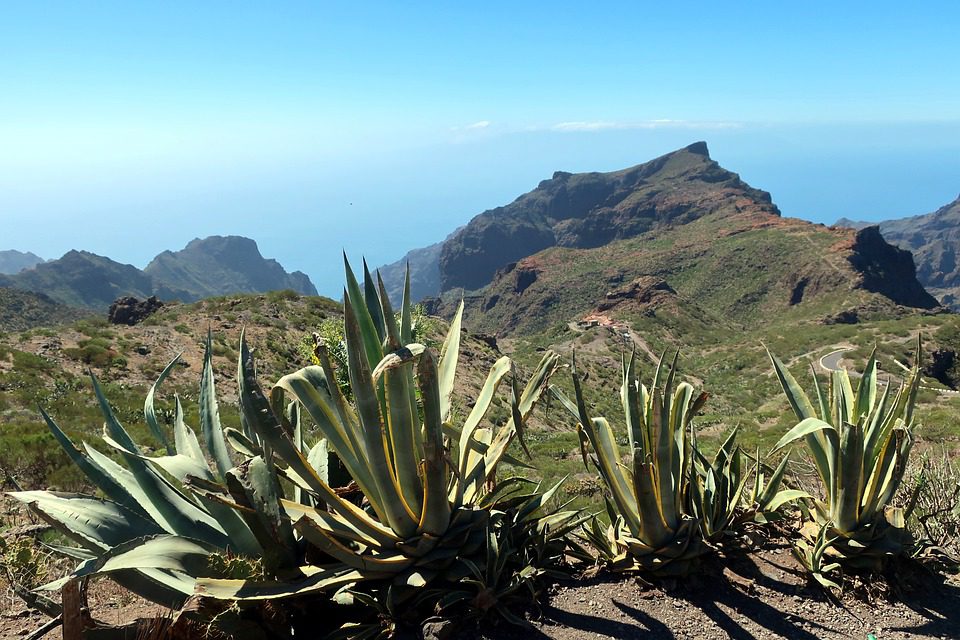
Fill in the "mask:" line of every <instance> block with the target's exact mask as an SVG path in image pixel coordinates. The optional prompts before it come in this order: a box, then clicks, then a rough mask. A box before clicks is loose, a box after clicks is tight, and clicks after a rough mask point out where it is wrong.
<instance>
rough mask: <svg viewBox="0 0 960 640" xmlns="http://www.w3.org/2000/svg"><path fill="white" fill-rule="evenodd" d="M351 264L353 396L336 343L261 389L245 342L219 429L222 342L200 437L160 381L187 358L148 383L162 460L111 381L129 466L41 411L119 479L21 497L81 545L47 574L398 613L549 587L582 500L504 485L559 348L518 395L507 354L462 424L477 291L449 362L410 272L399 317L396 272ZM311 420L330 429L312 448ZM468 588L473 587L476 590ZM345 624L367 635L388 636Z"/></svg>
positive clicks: (93, 474)
mask: <svg viewBox="0 0 960 640" xmlns="http://www.w3.org/2000/svg"><path fill="white" fill-rule="evenodd" d="M346 273H347V284H348V286H347V291H346V292H345V295H344V323H345V332H344V334H345V341H346V350H347V354H348V361H349V378H350V386H351V390H352V395H353V398H354V401H353V403H350V402H348V401H347V400H346V398H345V397H344V395H343V393H341V391H340V388H339V386H338V384H337V382H336V380H337V378H336V372H335V370H334V368H333V365H332V364H331V363H330V359H329V357H327V354H326V352H325V349H324V348H323V346H322V345H320V346H319V348H318V353H317V355H318V359H319V361H320V363H321V364H320V365H318V366H310V367H306V368H304V369H301V370H300V371H297V372H295V373H293V374H290V375H288V376H285V377H283V378H282V379H281V380H280V381H278V382H277V384H276V385H275V386H274V387H273V388H272V390H271V391H270V392H269V395H268V394H266V393H264V391H263V390H262V389H261V387H260V386H259V384H258V383H257V380H256V375H255V369H254V363H253V356H252V354H251V352H250V350H249V349H248V348H247V345H246V342H245V340H244V339H243V337H242V336H241V345H240V361H239V366H238V385H239V392H238V396H239V402H240V409H241V419H240V425H239V426H240V428H239V429H237V428H231V427H226V428H223V427H222V426H221V424H220V420H219V411H218V407H217V401H216V397H215V394H214V388H213V369H212V360H211V351H210V341H209V339H208V341H207V353H206V357H205V361H204V368H203V376H202V379H201V386H200V434H201V438H198V437H197V436H196V434H195V432H194V431H193V430H192V429H191V428H190V427H188V426H187V425H186V424H185V423H184V418H183V411H182V408H181V407H180V403H179V400H178V401H177V403H176V413H175V420H174V428H173V441H172V442H170V441H169V440H168V438H167V437H166V434H165V433H164V430H163V429H162V428H161V426H160V424H159V423H158V421H157V419H156V412H155V409H154V395H155V393H156V390H157V387H158V385H159V384H160V383H161V382H162V380H163V379H164V378H165V377H166V376H167V375H168V374H169V372H170V370H171V369H172V367H173V366H174V364H175V363H171V364H170V365H169V366H168V367H167V368H166V369H165V370H164V372H163V373H162V374H161V375H160V378H159V379H158V381H157V383H156V384H155V385H154V386H153V387H152V388H151V389H150V392H149V393H148V395H147V399H146V402H145V405H144V414H145V417H146V421H147V423H148V425H149V427H150V429H151V431H152V432H153V434H154V435H155V436H156V438H157V439H158V440H159V441H160V442H161V443H162V447H163V448H164V449H165V453H166V455H161V456H151V455H148V453H147V452H146V451H145V450H144V448H143V447H141V446H140V445H138V444H137V443H136V442H134V441H133V439H132V438H131V437H130V435H129V433H128V432H127V431H126V429H124V428H123V426H122V425H120V423H119V421H118V420H117V419H116V417H115V416H114V414H113V412H112V410H111V409H110V405H109V402H108V401H107V400H106V398H105V397H104V395H103V393H102V391H101V389H100V387H99V385H98V384H97V382H96V379H95V378H94V390H95V393H96V395H97V398H98V400H99V402H100V406H101V409H102V410H103V413H104V417H105V421H106V422H105V434H104V441H105V443H106V444H107V445H108V446H109V447H111V448H113V449H114V450H115V451H116V452H117V453H118V455H119V457H120V460H121V461H122V463H118V462H114V461H113V459H112V458H110V457H108V456H106V455H104V454H103V453H100V452H99V451H97V450H96V449H94V448H93V447H90V446H88V445H83V450H81V449H79V448H78V447H77V446H76V445H74V443H73V442H71V441H70V440H69V439H68V438H67V436H66V435H65V434H64V433H63V431H62V430H61V429H60V428H59V426H58V425H57V424H56V423H55V422H54V421H53V419H51V418H50V417H49V416H47V415H46V413H44V414H43V415H44V418H45V420H46V421H47V424H48V426H49V428H50V430H51V431H52V432H53V434H54V436H55V437H56V438H57V439H58V441H59V442H60V444H61V445H62V446H63V447H64V449H65V450H66V451H67V453H68V455H69V456H70V457H71V459H72V460H73V461H74V462H75V463H76V464H77V465H79V466H80V468H81V469H82V470H83V471H84V472H85V473H86V475H87V477H88V478H89V479H90V480H91V482H92V483H93V484H94V485H95V486H96V487H97V488H98V489H100V491H101V492H102V493H103V497H95V496H91V495H78V494H62V493H55V492H49V491H27V492H16V493H14V494H12V495H13V496H14V497H15V498H17V499H18V500H20V501H22V502H24V503H25V504H27V505H29V506H30V508H32V509H33V510H34V511H36V512H37V513H38V514H39V515H40V516H41V517H43V518H44V519H46V520H47V521H49V522H50V523H51V524H53V525H54V526H56V527H57V528H58V529H60V530H61V531H63V532H64V533H65V534H66V535H67V536H68V537H69V538H71V539H72V540H74V541H75V542H76V543H77V546H71V547H63V548H60V549H59V550H60V551H62V552H63V553H65V554H67V555H70V556H72V557H75V558H77V559H79V560H80V561H81V562H80V564H79V565H78V567H77V568H76V569H75V570H74V571H73V572H72V573H71V574H70V575H69V576H67V577H66V578H64V579H63V580H61V581H57V582H55V583H51V584H49V585H47V587H46V588H48V589H52V588H57V587H58V586H60V585H62V584H63V583H64V582H65V581H66V580H69V579H72V578H76V577H82V576H87V575H92V574H97V573H109V574H110V575H112V576H113V577H114V578H115V579H116V580H118V581H119V582H120V583H121V584H123V585H124V586H127V587H128V588H130V589H131V590H133V591H134V592H136V593H138V594H140V595H141V596H143V597H146V598H148V599H150V600H152V601H155V602H159V603H162V604H165V605H168V606H176V605H178V604H180V603H182V602H183V601H184V600H186V599H187V598H189V597H191V596H194V595H199V596H202V597H206V598H213V599H218V600H224V601H260V600H266V599H284V598H294V597H301V596H308V595H319V596H321V597H324V598H327V599H328V600H329V598H330V597H331V596H332V595H333V594H337V599H338V601H354V602H360V603H364V602H366V603H370V604H372V605H375V608H377V609H378V610H380V611H386V612H388V613H389V614H390V615H391V616H395V617H402V613H403V612H402V610H401V608H400V605H402V604H404V603H413V602H419V601H421V600H422V596H423V594H427V593H433V594H434V595H435V594H437V593H438V592H444V593H445V595H444V601H443V605H444V606H443V608H445V609H450V608H451V607H454V606H455V605H457V604H460V605H463V604H466V605H468V606H472V607H473V608H474V609H481V610H483V611H488V610H491V609H493V610H499V609H500V606H499V605H500V604H501V600H503V601H504V602H505V601H507V600H508V596H510V595H512V594H514V593H516V592H517V591H518V590H521V589H531V588H533V585H534V583H535V581H536V578H537V577H538V576H539V575H542V574H544V573H546V572H549V571H553V570H554V568H555V567H556V566H557V565H558V564H560V563H562V561H563V559H564V556H565V553H566V552H565V549H566V548H567V542H566V541H567V539H568V536H567V533H568V532H570V531H571V530H573V529H574V528H576V527H579V526H580V525H581V523H582V522H583V521H584V517H583V516H582V514H581V513H580V512H577V511H572V510H563V509H562V508H561V509H555V508H553V509H551V508H548V507H547V506H546V503H547V501H548V500H549V499H550V497H551V496H552V495H553V493H554V492H555V490H556V487H554V488H551V489H549V490H547V491H541V490H540V489H539V487H537V486H531V485H530V483H527V482H523V481H518V480H514V481H505V483H500V484H498V483H497V479H496V472H497V468H498V466H499V465H500V464H501V463H502V462H505V461H506V462H512V463H514V464H522V463H521V462H520V461H519V460H517V459H516V458H513V457H512V456H511V455H510V454H509V453H508V449H509V448H510V446H511V444H512V443H513V442H514V440H519V441H520V443H521V445H522V444H523V442H522V433H523V426H524V424H525V422H526V420H527V418H528V417H529V415H530V413H531V412H532V410H533V408H534V406H535V404H536V403H537V401H538V400H539V399H540V397H541V396H542V394H543V393H544V391H545V390H546V389H547V383H548V380H549V377H550V375H551V374H552V373H553V371H554V370H555V369H556V367H557V364H558V356H557V355H556V354H553V353H548V354H547V355H546V356H545V357H544V358H543V360H542V361H541V363H540V365H539V366H538V368H537V370H536V371H535V372H534V374H533V376H532V378H531V380H530V381H529V383H528V384H527V385H526V386H525V387H524V388H523V389H522V390H521V387H520V384H519V380H518V376H517V374H516V372H515V368H514V365H513V363H512V362H511V360H510V359H509V358H506V357H504V358H501V359H500V360H498V361H497V362H496V363H495V364H494V366H493V368H492V369H491V371H490V373H489V375H488V376H487V379H486V382H485V384H484V386H483V388H482V389H481V391H480V393H479V395H478V397H477V399H476V402H475V404H474V406H473V408H472V410H471V411H470V413H469V414H468V415H467V416H466V419H465V420H463V421H462V423H461V422H460V421H459V420H457V421H455V420H454V412H453V410H452V407H453V405H454V395H455V390H454V387H455V373H456V368H457V362H458V357H459V349H460V333H461V330H460V325H461V318H462V305H461V309H460V311H459V312H458V313H457V316H456V318H455V319H454V321H453V323H452V324H451V327H450V332H449V334H448V335H447V338H446V341H445V342H444V345H443V349H442V351H441V354H440V357H439V362H438V359H437V357H436V356H435V355H434V354H433V353H432V351H431V350H430V349H428V348H427V347H425V346H424V345H422V344H417V343H414V342H412V341H411V339H410V338H411V333H412V332H411V308H410V304H409V276H408V279H407V283H406V287H405V292H404V302H403V306H402V310H401V313H400V315H399V319H398V318H397V317H396V316H395V315H394V313H393V310H392V308H391V305H390V302H389V300H388V298H387V296H386V294H385V293H384V289H383V284H382V282H379V287H377V286H376V285H374V284H373V282H374V281H373V278H372V277H371V276H370V274H369V272H368V271H366V269H365V274H364V275H365V287H364V288H361V286H360V285H359V283H358V282H357V279H356V278H355V276H354V275H353V272H352V270H351V269H350V266H349V264H346ZM378 280H379V278H378ZM505 380H509V381H510V387H509V391H510V402H509V404H510V407H511V415H510V418H509V420H507V422H506V423H504V424H502V425H499V426H497V425H492V424H490V423H489V422H488V421H487V419H486V416H487V413H488V411H489V409H490V408H491V406H492V405H493V401H494V398H495V396H496V393H497V389H498V387H500V385H501V383H502V382H504V381H505ZM301 414H305V415H304V418H306V417H309V421H310V422H312V426H311V425H310V424H308V421H307V420H306V419H301ZM312 432H315V433H317V434H319V436H320V437H319V438H314V440H315V441H314V442H313V443H312V444H308V442H307V441H308V439H309V434H310V433H312ZM201 441H202V442H203V446H201ZM228 443H229V445H231V446H232V448H233V449H234V452H233V453H232V454H231V453H230V452H229V451H228V448H227V446H228ZM524 448H525V447H524ZM334 464H337V465H342V467H343V468H344V469H345V470H346V471H347V472H348V473H349V479H351V480H352V482H353V483H355V486H356V487H358V488H359V492H360V493H362V500H359V501H358V500H355V499H351V498H350V497H349V496H347V495H345V493H346V492H345V491H343V490H342V489H338V487H337V483H335V482H333V475H334V473H333V468H334V467H333V465H334ZM223 556H227V557H228V558H229V557H235V556H239V557H243V558H246V559H248V560H249V564H248V565H246V566H256V571H251V572H250V575H248V576H241V577H237V576H236V575H229V572H227V571H224V570H222V567H223V566H224V564H225V563H223V562H218V561H216V559H218V558H222V557H223ZM469 584H473V585H474V588H473V590H472V591H471V588H464V587H465V586H466V585H469ZM458 585H459V586H458ZM455 587H456V588H455ZM354 595H355V596H356V598H354V597H353V596H354ZM418 597H419V598H418ZM433 604H436V603H433ZM376 626H377V625H374V627H376ZM347 631H348V633H347V635H351V636H357V637H360V636H364V635H370V636H371V637H372V635H376V633H378V632H379V631H378V629H377V628H373V629H367V628H365V627H363V626H361V627H357V628H351V629H348V630H347Z"/></svg>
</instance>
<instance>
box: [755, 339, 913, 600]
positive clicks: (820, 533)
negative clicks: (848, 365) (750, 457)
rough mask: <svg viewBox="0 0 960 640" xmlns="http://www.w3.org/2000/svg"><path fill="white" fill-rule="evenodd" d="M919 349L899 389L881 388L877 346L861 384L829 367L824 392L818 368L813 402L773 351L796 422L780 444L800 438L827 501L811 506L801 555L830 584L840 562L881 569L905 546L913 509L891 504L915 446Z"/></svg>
mask: <svg viewBox="0 0 960 640" xmlns="http://www.w3.org/2000/svg"><path fill="white" fill-rule="evenodd" d="M920 355H921V349H920V345H919V343H918V345H917V361H916V363H915V364H914V366H913V368H912V369H910V371H909V373H908V374H907V376H906V379H905V380H904V381H903V383H902V384H901V385H900V387H899V390H898V391H897V392H896V393H895V394H894V393H893V392H892V389H891V387H892V384H889V383H888V384H886V385H884V388H883V390H882V391H881V390H880V387H881V384H880V382H879V380H878V368H877V359H876V353H875V352H874V353H873V354H871V356H870V359H869V360H868V361H867V365H866V368H865V370H864V372H863V374H862V375H861V376H860V380H859V382H858V384H857V385H856V388H854V386H853V383H852V382H851V380H850V376H849V375H848V374H847V372H846V371H844V370H838V371H834V372H832V374H831V377H830V384H829V386H828V388H827V389H826V391H824V389H823V388H822V387H821V385H820V383H819V381H818V380H817V376H816V372H814V376H813V377H814V389H815V393H816V396H815V400H816V405H814V403H813V402H811V401H810V398H809V397H808V396H807V395H806V393H804V391H803V390H802V389H801V387H800V385H799V384H798V383H797V381H796V379H795V378H794V377H793V376H792V375H791V374H790V372H789V371H788V370H787V368H786V367H785V366H784V364H783V363H782V362H781V361H780V360H779V359H778V358H777V357H776V356H774V355H773V354H770V359H771V362H772V363H773V367H774V370H775V371H776V374H777V377H778V378H779V380H780V384H781V386H782V387H783V390H784V393H785V394H786V396H787V399H788V401H789V402H790V406H791V407H792V408H793V411H794V413H795V414H796V415H797V419H798V420H799V422H798V423H797V424H796V426H794V427H793V428H792V429H790V431H789V432H788V433H787V434H786V435H784V436H783V438H781V439H780V441H779V442H778V443H777V445H776V449H780V448H783V447H786V446H789V445H790V444H792V443H794V442H796V441H798V440H803V441H804V442H805V443H806V445H807V448H808V450H809V452H810V454H811V456H812V458H813V462H814V464H815V467H816V470H817V474H818V476H819V477H820V481H821V483H822V485H823V492H824V496H823V499H822V500H815V501H813V507H814V509H813V512H812V514H811V515H810V518H809V519H808V520H807V521H806V522H805V524H804V526H803V529H802V533H803V534H804V537H805V538H806V540H802V541H800V544H799V549H798V555H799V556H800V557H801V559H802V560H804V561H805V562H807V565H808V568H809V569H810V570H811V571H812V572H813V575H814V577H815V578H816V579H817V580H819V581H820V582H821V583H823V584H825V585H827V586H836V583H835V582H834V581H832V580H830V579H829V578H827V577H826V573H828V572H829V571H831V570H833V569H836V568H837V567H838V562H837V561H839V562H840V563H843V564H846V565H847V566H851V567H859V568H876V567H878V566H879V565H880V564H881V563H882V562H883V560H884V559H886V558H889V557H891V556H895V555H898V554H900V553H901V552H902V550H903V545H904V542H905V541H906V538H907V533H906V530H905V528H904V522H905V519H906V516H907V515H908V514H905V513H904V510H903V509H901V508H896V507H893V506H891V500H892V499H893V497H894V495H895V494H896V492H897V489H898V488H899V487H900V483H901V481H902V479H903V476H904V471H905V469H906V466H907V458H908V456H909V453H910V448H911V446H912V444H913V432H914V429H915V428H916V424H915V422H914V406H915V403H916V399H917V391H918V389H919V387H920ZM824 556H826V558H828V559H829V558H833V559H834V560H835V561H834V562H830V561H829V560H825V559H824ZM814 561H815V562H814Z"/></svg>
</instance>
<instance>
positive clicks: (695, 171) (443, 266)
mask: <svg viewBox="0 0 960 640" xmlns="http://www.w3.org/2000/svg"><path fill="white" fill-rule="evenodd" d="M740 212H748V213H749V212H752V213H762V214H766V215H771V216H779V215H780V212H779V210H778V209H777V207H776V206H775V205H774V204H773V201H772V199H771V197H770V194H769V193H767V192H765V191H761V190H759V189H754V188H753V187H751V186H750V185H748V184H746V183H745V182H744V181H743V180H741V179H740V177H739V176H738V175H737V174H735V173H733V172H731V171H727V170H726V169H724V168H723V167H721V166H720V165H719V164H718V163H717V162H715V161H714V160H712V159H711V158H710V154H709V151H708V149H707V145H706V143H705V142H696V143H694V144H691V145H689V146H687V147H685V148H683V149H679V150H677V151H674V152H671V153H668V154H666V155H663V156H660V157H659V158H656V159H654V160H650V161H649V162H645V163H643V164H639V165H636V166H634V167H630V168H627V169H622V170H620V171H612V172H608V173H599V172H591V173H569V172H565V171H557V172H555V173H554V174H553V176H552V177H551V178H550V179H547V180H543V181H541V182H540V184H539V185H538V186H537V187H536V188H535V189H533V190H532V191H530V192H528V193H526V194H523V195H521V196H520V197H518V198H517V199H516V200H514V201H513V202H512V203H510V204H508V205H505V206H502V207H496V208H494V209H490V210H487V211H484V212H483V213H481V214H479V215H477V216H475V217H474V218H473V219H472V220H470V222H469V223H467V224H466V225H464V226H463V227H462V228H460V229H458V230H457V231H455V232H454V233H452V234H451V235H450V236H449V237H448V238H447V239H446V240H445V241H444V242H443V243H441V244H440V246H439V247H437V245H433V246H431V247H428V248H425V249H421V250H419V253H417V252H411V253H410V254H408V256H407V258H406V260H409V261H410V264H411V271H412V272H419V273H427V274H430V277H429V278H425V279H423V281H422V283H421V284H422V286H420V287H419V288H418V287H414V288H413V289H414V294H415V295H414V297H419V295H437V294H438V293H440V292H441V291H447V290H450V289H453V288H463V289H466V290H476V289H479V288H481V287H483V286H484V285H486V284H487V283H489V282H490V281H491V280H492V279H493V277H494V275H495V274H496V272H497V271H498V270H499V269H502V268H503V267H504V266H506V265H508V264H510V263H513V262H516V261H517V260H521V259H523V258H525V257H526V256H529V255H533V254H534V253H536V252H538V251H541V250H543V249H547V248H549V247H554V246H559V247H578V248H590V247H598V246H601V245H604V244H607V243H609V242H612V241H615V240H620V239H624V238H630V237H636V236H638V235H642V234H645V233H647V232H650V231H651V230H654V229H658V228H664V227H669V226H675V225H682V224H685V223H687V222H690V221H692V220H695V219H696V218H698V217H701V216H704V215H709V214H714V213H720V214H724V213H726V214H733V213H740ZM398 264H399V263H395V264H393V265H388V267H385V268H384V269H383V270H381V275H383V274H384V273H386V274H387V275H385V276H384V280H385V282H386V284H387V286H388V289H397V290H398V289H399V288H400V286H401V284H402V269H398V268H396V267H397V265H398ZM418 294H419V295H418Z"/></svg>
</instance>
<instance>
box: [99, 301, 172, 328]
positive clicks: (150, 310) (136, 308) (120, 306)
mask: <svg viewBox="0 0 960 640" xmlns="http://www.w3.org/2000/svg"><path fill="white" fill-rule="evenodd" d="M162 308H163V303H162V302H160V299H159V298H157V297H156V296H150V297H149V298H147V299H146V300H140V299H138V298H135V297H133V296H124V297H122V298H117V299H116V300H114V301H113V304H111V305H110V311H109V312H108V313H107V319H108V320H109V321H110V323H111V324H126V325H131V326H132V325H135V324H140V323H141V322H143V321H144V320H146V319H147V318H148V317H150V316H151V315H152V314H154V313H156V312H157V311H159V310H160V309H162Z"/></svg>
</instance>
